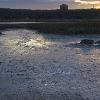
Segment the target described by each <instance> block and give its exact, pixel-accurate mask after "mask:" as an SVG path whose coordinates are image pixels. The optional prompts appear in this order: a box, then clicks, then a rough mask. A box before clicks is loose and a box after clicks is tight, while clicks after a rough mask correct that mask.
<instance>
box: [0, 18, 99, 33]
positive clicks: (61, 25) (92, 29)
mask: <svg viewBox="0 0 100 100" xmlns="http://www.w3.org/2000/svg"><path fill="white" fill-rule="evenodd" d="M5 28H26V29H32V30H37V31H39V32H43V33H52V34H100V22H99V21H87V20H83V21H73V22H72V21H71V22H43V23H31V24H30V23H28V24H13V25H11V24H10V25H7V24H6V25H0V29H5Z"/></svg>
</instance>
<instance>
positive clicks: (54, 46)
mask: <svg viewBox="0 0 100 100" xmlns="http://www.w3.org/2000/svg"><path fill="white" fill-rule="evenodd" d="M2 33H3V35H1V36H0V100H100V46H97V47H95V46H77V45H75V44H76V43H79V42H80V41H81V40H82V39H85V38H88V39H94V40H95V41H97V40H99V39H100V35H85V36H84V35H82V36H80V35H77V36H75V35H72V36H71V35H68V36H67V35H66V36H65V35H53V34H44V33H39V32H37V31H33V30H26V29H6V30H4V31H2Z"/></svg>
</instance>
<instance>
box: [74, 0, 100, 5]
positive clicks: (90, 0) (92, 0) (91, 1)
mask: <svg viewBox="0 0 100 100" xmlns="http://www.w3.org/2000/svg"><path fill="white" fill-rule="evenodd" d="M75 2H77V3H80V4H99V3H100V1H99V0H75Z"/></svg>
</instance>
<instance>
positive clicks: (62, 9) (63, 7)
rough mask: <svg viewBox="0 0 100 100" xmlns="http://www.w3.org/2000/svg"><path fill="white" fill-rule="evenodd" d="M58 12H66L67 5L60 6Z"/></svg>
mask: <svg viewBox="0 0 100 100" xmlns="http://www.w3.org/2000/svg"><path fill="white" fill-rule="evenodd" d="M60 10H61V11H66V10H68V5H67V4H62V5H60Z"/></svg>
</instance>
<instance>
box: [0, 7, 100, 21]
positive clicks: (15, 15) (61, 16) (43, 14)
mask: <svg viewBox="0 0 100 100" xmlns="http://www.w3.org/2000/svg"><path fill="white" fill-rule="evenodd" d="M50 19H52V20H55V19H56V20H57V21H59V20H60V21H65V20H67V19H71V20H72V19H74V20H75V19H100V9H98V10H97V9H81V10H65V11H61V10H59V9H58V10H29V9H8V8H0V21H51V20H50ZM56 20H55V21H56Z"/></svg>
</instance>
